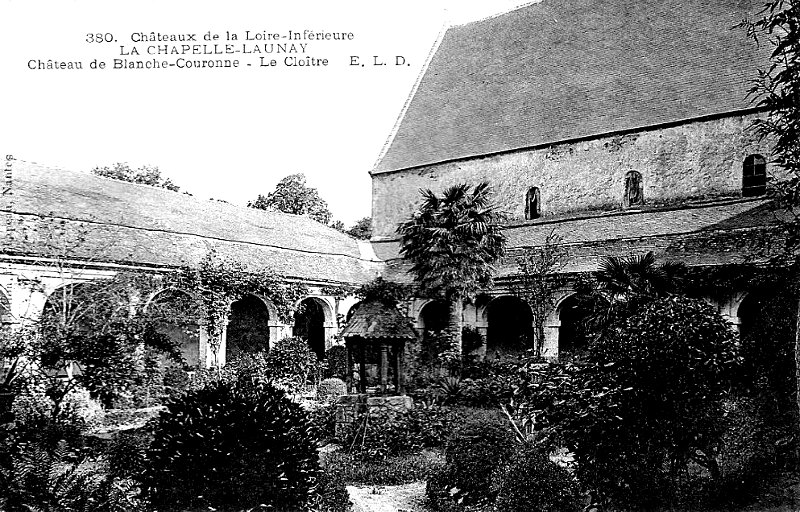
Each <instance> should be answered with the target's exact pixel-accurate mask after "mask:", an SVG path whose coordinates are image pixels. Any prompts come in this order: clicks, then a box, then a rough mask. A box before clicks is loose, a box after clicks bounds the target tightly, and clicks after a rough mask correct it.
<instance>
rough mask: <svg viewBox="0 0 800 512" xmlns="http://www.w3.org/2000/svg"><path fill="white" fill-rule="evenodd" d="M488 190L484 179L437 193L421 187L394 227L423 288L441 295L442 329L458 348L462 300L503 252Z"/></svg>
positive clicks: (486, 282) (486, 279)
mask: <svg viewBox="0 0 800 512" xmlns="http://www.w3.org/2000/svg"><path fill="white" fill-rule="evenodd" d="M489 194H490V188H489V183H488V182H483V183H480V184H478V185H477V186H475V187H474V188H472V187H470V186H469V185H467V184H461V185H455V186H453V187H450V188H448V189H446V190H445V191H444V192H443V193H442V195H441V196H437V195H436V194H435V193H433V192H432V191H430V190H423V191H422V197H423V201H422V204H421V205H420V207H419V210H417V211H416V212H415V213H414V215H413V216H412V217H411V218H410V219H409V220H407V221H405V222H404V223H402V224H400V226H399V227H398V228H397V231H398V233H399V234H400V235H401V237H402V238H401V242H400V253H401V254H402V255H403V256H404V257H405V258H407V259H408V260H409V262H410V263H411V265H412V266H411V271H412V272H413V273H414V275H415V277H416V281H417V283H418V284H419V285H420V287H421V288H422V290H423V292H425V293H427V294H429V295H432V296H439V297H444V298H445V300H447V302H448V304H449V308H450V315H449V322H448V328H447V332H448V336H449V337H450V339H451V341H452V344H453V345H454V346H457V347H459V348H460V347H461V332H462V324H463V321H462V309H463V300H464V299H465V298H468V297H471V296H473V295H474V294H475V293H476V292H477V291H478V290H479V289H480V288H482V287H483V288H485V287H488V286H490V285H491V281H492V271H493V266H492V265H493V264H494V263H495V262H496V261H497V260H498V259H499V258H500V257H501V256H502V255H503V253H504V252H505V237H504V236H503V233H502V230H501V227H500V224H499V221H500V217H501V216H500V215H499V214H498V212H496V211H495V209H494V207H493V206H492V204H491V201H490V199H489Z"/></svg>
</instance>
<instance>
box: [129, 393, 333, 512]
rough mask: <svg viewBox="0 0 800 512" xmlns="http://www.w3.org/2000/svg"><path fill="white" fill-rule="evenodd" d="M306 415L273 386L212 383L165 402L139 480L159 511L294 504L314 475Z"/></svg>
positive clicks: (302, 500)
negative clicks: (165, 408)
mask: <svg viewBox="0 0 800 512" xmlns="http://www.w3.org/2000/svg"><path fill="white" fill-rule="evenodd" d="M316 446H317V443H316V439H315V437H314V436H313V434H312V432H311V427H310V425H309V422H308V416H307V415H306V413H305V412H304V411H303V410H302V408H301V407H300V406H299V405H298V404H296V403H294V402H292V401H291V400H289V399H288V398H287V397H286V395H285V394H284V393H283V392H282V391H281V390H279V389H277V388H275V387H274V386H271V385H268V384H263V383H252V382H242V381H237V382H225V381H219V382H213V383H211V384H209V385H208V386H207V387H205V388H203V389H200V390H195V391H190V392H187V393H186V394H184V395H183V396H182V397H181V398H180V399H178V400H174V401H172V402H170V403H169V404H168V405H167V410H166V411H165V412H163V413H162V414H161V415H160V417H159V418H158V420H157V421H156V423H155V424H154V433H153V442H152V444H151V445H150V448H149V450H148V453H147V459H148V467H147V469H146V470H145V471H144V473H143V476H142V482H143V490H144V491H145V493H146V495H147V496H148V497H149V498H150V500H151V501H152V503H153V505H154V506H155V507H156V508H158V509H159V510H185V509H187V508H192V507H215V508H220V507H222V508H225V507H238V508H247V507H254V506H256V505H259V504H265V505H267V506H278V505H280V506H285V504H287V503H292V504H296V506H297V508H298V509H299V508H302V507H303V506H305V505H306V504H308V503H309V501H310V500H311V498H312V497H313V493H314V487H315V484H316V480H317V476H318V473H319V460H318V455H317V451H316Z"/></svg>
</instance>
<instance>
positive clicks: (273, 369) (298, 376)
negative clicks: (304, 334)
mask: <svg viewBox="0 0 800 512" xmlns="http://www.w3.org/2000/svg"><path fill="white" fill-rule="evenodd" d="M265 366H266V368H265V370H266V372H267V373H268V374H269V376H270V377H271V379H272V382H273V383H275V384H276V385H278V386H279V387H282V388H285V389H286V390H287V391H289V392H290V393H295V392H298V391H300V390H302V389H303V388H304V387H305V386H306V385H307V384H308V383H309V381H310V380H313V379H314V378H315V377H316V373H317V371H318V362H317V355H316V354H315V353H314V352H313V351H312V350H311V348H310V347H309V346H308V343H307V342H306V341H305V340H304V339H303V338H298V337H289V338H283V339H282V340H280V341H278V343H276V344H275V346H274V347H272V348H271V349H270V351H269V353H267V357H266V361H265Z"/></svg>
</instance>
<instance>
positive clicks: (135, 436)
mask: <svg viewBox="0 0 800 512" xmlns="http://www.w3.org/2000/svg"><path fill="white" fill-rule="evenodd" d="M150 441H151V439H150V436H149V434H147V433H145V432H137V431H134V432H119V433H117V435H115V436H114V438H113V439H112V440H111V443H109V445H108V448H107V449H106V459H107V460H108V471H109V473H110V474H111V475H113V476H116V477H120V478H133V477H136V476H137V475H140V474H141V473H142V472H143V471H144V470H145V468H146V457H147V448H148V446H149V445H150Z"/></svg>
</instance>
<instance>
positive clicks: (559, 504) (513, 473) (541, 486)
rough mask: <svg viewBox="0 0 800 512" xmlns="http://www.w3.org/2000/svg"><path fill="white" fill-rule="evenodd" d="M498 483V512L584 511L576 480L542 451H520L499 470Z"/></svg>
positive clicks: (496, 476) (529, 448) (534, 449)
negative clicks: (512, 511) (506, 511)
mask: <svg viewBox="0 0 800 512" xmlns="http://www.w3.org/2000/svg"><path fill="white" fill-rule="evenodd" d="M495 480H496V481H497V486H498V488H499V489H498V494H497V500H496V502H495V509H496V510H498V511H502V510H514V511H518V512H528V511H529V512H568V511H570V510H575V511H578V510H581V509H582V508H583V503H582V501H583V499H582V497H581V493H580V491H579V489H578V483H577V481H576V480H575V478H574V477H572V475H570V474H569V472H568V471H567V470H566V469H564V468H562V467H561V466H558V465H557V464H556V463H554V462H553V461H551V460H550V458H549V457H548V455H547V453H545V452H544V451H542V449H541V448H538V447H531V446H526V447H524V448H522V449H520V450H519V451H518V452H517V453H516V454H515V455H514V457H513V458H512V459H511V461H510V463H508V464H506V465H504V466H502V467H501V468H500V470H498V473H497V474H496V475H495Z"/></svg>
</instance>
